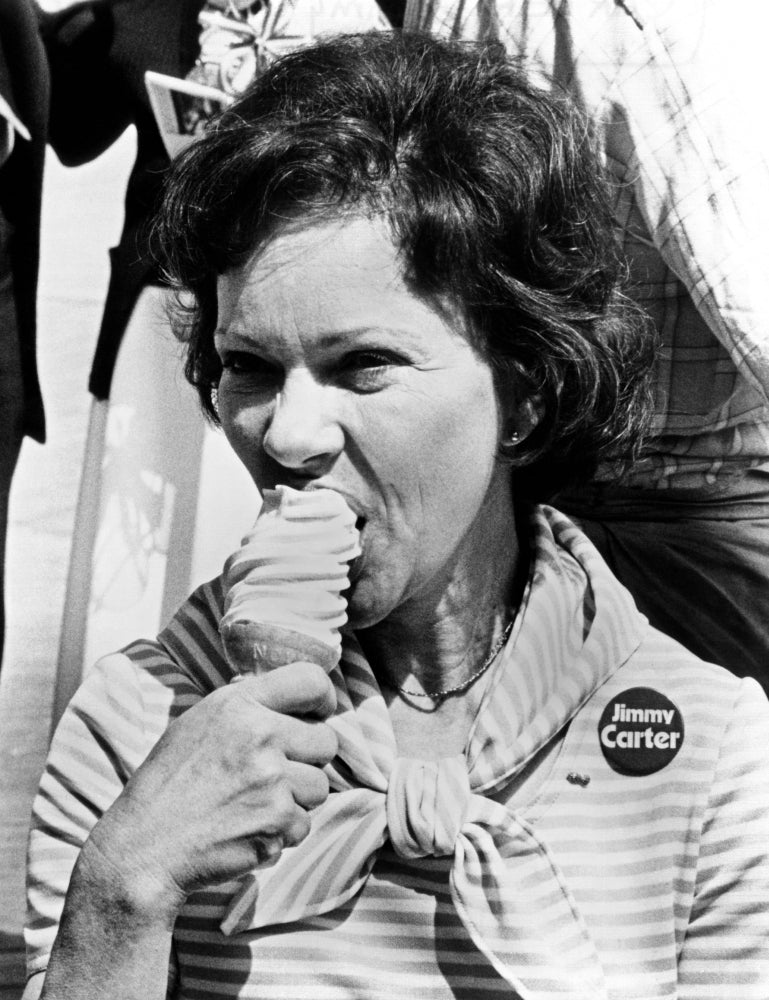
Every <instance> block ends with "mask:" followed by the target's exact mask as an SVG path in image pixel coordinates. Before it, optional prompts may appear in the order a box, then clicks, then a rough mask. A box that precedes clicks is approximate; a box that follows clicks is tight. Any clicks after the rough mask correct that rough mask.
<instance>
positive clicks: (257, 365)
mask: <svg viewBox="0 0 769 1000" xmlns="http://www.w3.org/2000/svg"><path fill="white" fill-rule="evenodd" d="M222 371H223V372H226V373H227V374H228V375H232V376H235V377H239V378H252V379H259V380H268V379H269V380H274V379H276V378H279V377H280V370H279V369H278V368H277V367H276V366H275V365H272V364H270V363H269V362H268V361H265V360H264V358H260V357H259V355H258V354H249V353H248V351H227V352H226V353H224V354H223V355H222Z"/></svg>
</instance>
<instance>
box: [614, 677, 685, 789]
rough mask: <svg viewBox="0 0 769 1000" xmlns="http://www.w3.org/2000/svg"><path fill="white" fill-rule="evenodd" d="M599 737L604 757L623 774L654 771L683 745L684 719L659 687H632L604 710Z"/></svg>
mask: <svg viewBox="0 0 769 1000" xmlns="http://www.w3.org/2000/svg"><path fill="white" fill-rule="evenodd" d="M598 739H599V742H600V744H601V750H602V751H603V755H604V757H605V758H606V760H607V761H608V762H609V765H610V767H612V768H613V769H614V770H615V771H617V772H618V773H619V774H627V775H633V774H635V775H645V774H654V772H655V771H661V770H662V768H663V767H667V765H668V764H669V763H670V762H671V760H673V758H674V757H675V755H676V754H677V753H678V751H679V750H680V749H681V746H682V745H683V742H684V720H683V718H682V717H681V713H680V712H679V710H678V709H677V708H676V706H675V705H674V704H673V702H672V701H671V700H670V699H669V698H666V697H665V695H664V694H660V692H659V691H655V690H654V689H653V688H645V687H636V688H628V689H627V691H623V692H622V694H618V695H617V696H616V697H614V698H612V699H611V701H610V702H609V704H608V705H607V706H606V708H605V709H604V710H603V713H602V714H601V721H600V722H599V723H598Z"/></svg>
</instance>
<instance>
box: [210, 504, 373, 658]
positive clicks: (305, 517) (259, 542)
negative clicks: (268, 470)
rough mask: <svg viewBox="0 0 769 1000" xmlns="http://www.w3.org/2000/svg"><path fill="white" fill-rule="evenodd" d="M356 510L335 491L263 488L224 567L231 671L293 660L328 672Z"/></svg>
mask: <svg viewBox="0 0 769 1000" xmlns="http://www.w3.org/2000/svg"><path fill="white" fill-rule="evenodd" d="M360 551H361V550H360V544H359V541H358V532H357V530H356V528H355V515H354V514H353V512H352V511H351V510H350V508H349V507H348V506H347V504H346V502H345V500H344V498H343V497H342V496H340V494H338V493H336V492H334V491H333V490H329V489H317V490H308V491H299V490H293V489H291V488H290V487H288V486H278V487H276V489H274V490H265V491H264V494H263V503H262V509H261V511H260V513H259V516H258V518H257V520H256V524H255V525H254V528H253V530H252V531H251V532H250V533H249V534H248V535H246V537H245V538H244V539H243V543H242V545H241V547H240V549H238V551H237V552H235V553H234V554H233V555H232V556H230V558H229V559H228V560H227V563H226V565H225V568H224V585H225V604H224V616H223V618H222V621H221V625H220V632H221V635H222V639H223V641H224V646H225V650H226V652H227V657H228V659H229V661H230V665H231V666H232V667H233V669H235V670H236V671H237V672H238V673H240V674H243V673H251V672H254V671H256V670H259V669H269V668H270V667H276V666H282V665H283V664H286V663H294V662H296V661H298V660H309V661H310V662H313V663H318V664H319V665H320V666H322V667H323V668H324V669H325V670H327V671H330V670H332V669H333V667H334V666H336V664H337V663H338V662H339V658H340V655H341V650H342V639H341V633H340V629H341V628H342V627H343V625H344V624H345V622H346V621H347V600H346V598H345V597H344V596H343V592H344V591H346V590H347V588H348V586H349V563H350V561H351V560H352V559H354V558H355V557H356V556H358V555H360Z"/></svg>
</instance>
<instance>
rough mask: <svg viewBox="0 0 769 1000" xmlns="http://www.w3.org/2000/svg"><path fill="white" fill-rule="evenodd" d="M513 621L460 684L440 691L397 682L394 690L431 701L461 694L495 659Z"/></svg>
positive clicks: (512, 620) (410, 696) (513, 618)
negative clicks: (485, 656) (425, 689)
mask: <svg viewBox="0 0 769 1000" xmlns="http://www.w3.org/2000/svg"><path fill="white" fill-rule="evenodd" d="M514 621H515V615H513V617H512V618H511V619H510V621H509V622H508V623H507V625H506V626H505V631H504V632H503V633H502V637H501V638H500V640H499V642H497V643H495V645H494V648H493V649H492V650H491V652H490V653H489V655H488V658H487V659H486V660H485V661H484V663H483V664H482V665H481V666H480V667H479V668H478V669H477V670H476V671H475V673H474V674H471V675H470V676H469V677H468V678H467V679H466V680H464V681H462V683H461V684H456V685H455V686H454V687H450V688H441V690H440V691H410V690H409V689H408V688H405V687H401V686H400V685H399V684H392V685H391V687H393V688H394V689H395V690H396V691H398V692H399V693H400V694H405V695H407V696H408V697H409V698H430V700H431V701H443V699H444V698H448V697H449V695H452V694H463V693H464V692H465V691H467V689H468V688H469V687H470V685H471V684H475V682H476V681H477V680H478V678H479V677H482V676H483V674H485V673H486V671H487V670H488V669H489V667H490V666H491V664H492V663H493V662H494V660H496V658H497V655H498V653H499V651H500V650H501V649H502V647H503V646H504V644H505V643H506V642H507V637H508V636H509V635H510V630H511V629H512V627H513V622H514Z"/></svg>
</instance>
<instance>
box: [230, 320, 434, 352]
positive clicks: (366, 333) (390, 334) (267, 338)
mask: <svg viewBox="0 0 769 1000" xmlns="http://www.w3.org/2000/svg"><path fill="white" fill-rule="evenodd" d="M381 336H383V337H385V338H387V339H388V340H397V341H398V343H399V344H401V345H402V346H404V347H406V346H408V345H409V344H410V343H411V342H412V338H413V336H414V333H413V332H412V331H410V330H408V329H407V328H401V327H397V328H396V327H391V326H377V325H375V324H373V323H372V324H366V325H362V326H354V327H349V328H347V329H341V330H339V329H333V330H328V331H326V332H321V333H319V334H317V335H316V336H315V337H314V338H313V339H314V343H315V345H316V346H317V347H319V348H321V349H322V350H336V349H339V348H340V347H346V346H348V345H349V343H350V341H354V340H356V339H362V338H366V337H381ZM224 339H227V340H229V341H230V342H233V341H234V342H242V343H243V344H244V345H245V346H252V347H253V346H254V345H255V344H257V343H265V344H267V343H269V342H273V337H272V336H271V335H270V334H269V331H263V332H260V331H259V330H258V329H257V328H256V327H255V326H254V327H251V328H249V329H239V328H238V326H236V325H233V326H229V327H217V328H216V330H214V340H224Z"/></svg>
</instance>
